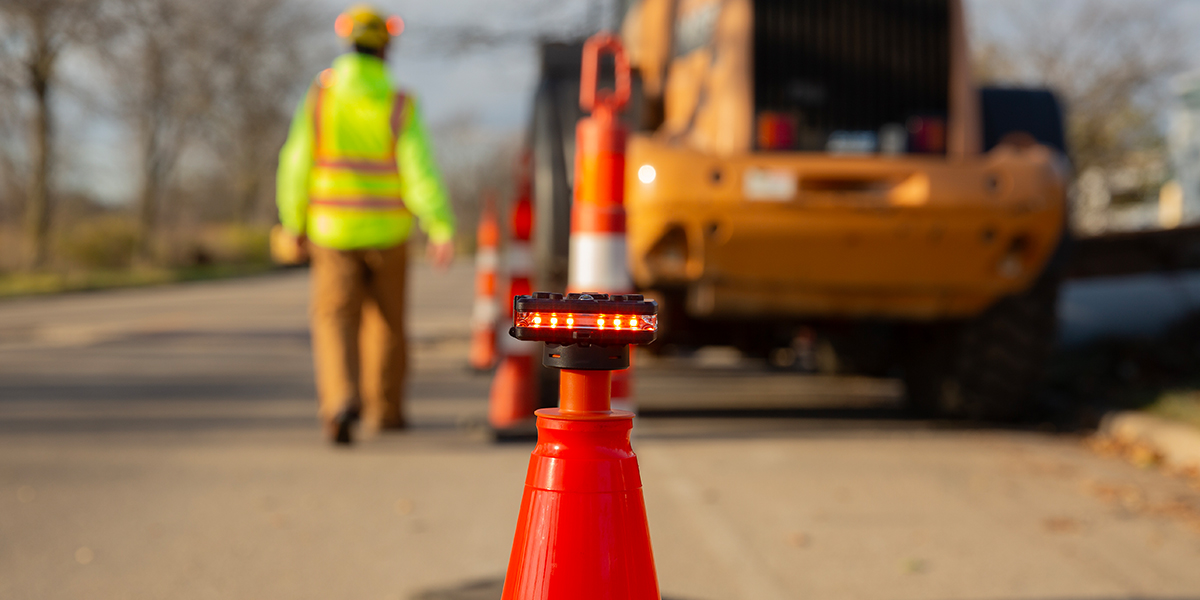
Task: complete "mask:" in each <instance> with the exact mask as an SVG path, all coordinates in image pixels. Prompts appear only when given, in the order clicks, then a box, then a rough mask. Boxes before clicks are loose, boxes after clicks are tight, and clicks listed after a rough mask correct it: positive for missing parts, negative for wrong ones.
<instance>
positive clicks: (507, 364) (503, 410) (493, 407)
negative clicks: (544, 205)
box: [488, 177, 538, 436]
mask: <svg viewBox="0 0 1200 600" xmlns="http://www.w3.org/2000/svg"><path fill="white" fill-rule="evenodd" d="M529 192H530V186H529V183H528V179H527V178H524V177H523V178H522V183H521V188H520V190H519V193H518V194H517V201H516V203H515V204H514V206H513V214H512V238H511V239H510V240H509V244H508V252H507V253H506V254H505V265H506V267H507V270H508V284H509V285H508V294H507V296H505V297H504V304H505V315H506V316H507V320H506V321H502V322H501V323H500V327H499V329H500V333H499V335H500V340H501V343H500V353H501V355H502V357H501V359H500V364H499V366H498V367H497V369H496V376H495V378H493V379H492V389H491V393H490V395H489V397H488V424H489V425H490V426H491V428H492V431H493V432H494V433H496V434H497V435H500V436H505V435H523V434H527V433H532V421H533V409H534V399H535V396H536V394H537V389H536V387H535V384H534V371H533V367H534V364H533V356H534V354H535V353H536V352H537V350H538V348H537V346H538V345H537V344H536V343H534V342H522V341H518V340H515V339H513V338H512V337H510V336H509V335H508V325H509V324H510V323H512V299H513V298H514V297H516V296H523V295H526V294H529V293H530V291H531V289H530V284H529V276H530V272H531V271H532V270H533V255H532V253H531V251H530V248H529V238H530V236H531V235H532V233H533V204H532V203H531V202H530V199H529Z"/></svg>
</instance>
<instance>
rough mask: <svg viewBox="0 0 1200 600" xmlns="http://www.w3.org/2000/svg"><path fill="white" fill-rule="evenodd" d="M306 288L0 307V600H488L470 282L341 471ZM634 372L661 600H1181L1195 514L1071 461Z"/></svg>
mask: <svg viewBox="0 0 1200 600" xmlns="http://www.w3.org/2000/svg"><path fill="white" fill-rule="evenodd" d="M306 281H307V276H306V273H304V272H303V271H292V272H286V273H279V274H274V275H270V276H265V277H259V278H253V279H243V280H234V281H224V282H217V283H204V284H188V285H180V286H173V287H161V288H152V289H142V290H127V291H115V292H104V293H90V294H76V295H68V296H62V297H55V298H37V299H23V300H14V301H7V302H3V303H0V598H3V599H27V598H28V599H35V598H36V599H43V598H45V599H58V598H72V599H76V598H88V599H107V598H130V599H141V598H171V599H189V598H222V599H227V598H235V599H238V598H254V599H272V598H280V599H307V598H313V599H317V598H320V599H322V600H330V599H340V598H356V599H359V598H361V599H369V598H388V599H393V600H407V599H425V600H432V599H445V600H450V599H476V598H480V599H482V598H498V597H499V587H500V581H501V578H502V577H503V573H504V569H505V565H506V561H507V558H508V552H509V547H510V544H511V543H512V535H513V527H514V526H515V521H516V514H517V507H518V504H519V502H520V496H521V489H522V484H523V480H524V473H525V467H526V463H527V460H528V453H529V450H530V448H531V444H529V443H509V444H502V445H496V444H493V443H492V442H490V441H489V439H488V437H487V435H486V434H485V432H484V431H483V429H482V428H481V425H480V424H481V423H482V421H483V418H484V415H485V414H486V395H487V387H488V383H489V380H488V378H487V377H486V376H479V375H473V374H470V373H468V372H467V371H466V370H465V369H464V367H463V365H464V361H465V351H466V347H467V345H466V344H467V335H468V330H467V327H468V325H467V322H468V315H469V314H470V302H471V290H470V282H471V272H470V269H469V267H467V266H465V265H460V266H458V267H456V268H455V269H453V270H452V271H451V272H450V273H448V274H436V273H432V272H430V271H428V270H426V269H423V268H418V269H416V270H415V274H414V285H413V286H412V289H413V290H414V297H413V299H412V303H411V321H412V324H413V326H412V330H413V348H414V352H415V365H414V366H415V371H414V379H413V381H412V384H411V396H412V398H411V403H410V417H411V420H412V422H413V423H414V424H415V428H414V429H413V430H411V431H409V432H406V433H403V434H392V435H386V436H382V437H378V438H375V439H371V440H366V441H364V442H363V443H361V444H359V445H357V446H356V447H355V448H353V449H352V450H348V451H347V450H338V449H334V448H331V447H329V446H327V445H326V444H324V443H323V442H322V440H321V439H320V435H319V429H318V426H317V423H316V420H315V417H314V407H315V405H314V400H313V386H312V382H311V377H312V369H311V364H310V356H309V345H308V344H309V341H308V334H307V329H306V325H305V307H306V303H307V286H306ZM639 364H640V365H641V366H642V369H641V371H640V373H639V380H638V388H639V390H640V399H641V402H642V407H643V408H644V409H645V410H646V411H647V413H648V415H649V416H643V417H640V418H639V419H638V420H637V423H636V425H635V439H634V447H635V450H636V451H637V452H638V455H639V457H640V460H641V465H642V477H643V480H644V482H645V495H646V499H647V510H648V513H649V519H650V526H651V534H652V538H653V543H654V550H655V558H656V563H657V566H658V573H659V579H660V583H661V587H662V590H663V594H664V597H666V598H669V599H673V600H725V599H728V600H734V599H747V600H750V599H753V600H773V599H783V598H838V599H855V598H864V599H881V600H883V599H888V600H898V599H909V598H912V599H918V598H920V599H944V600H951V599H954V600H961V599H988V600H1010V599H1061V600H1093V599H1095V600H1100V599H1118V598H1119V599H1133V598H1142V599H1147V598H1155V599H1159V598H1161V599H1166V598H1171V599H1177V600H1178V599H1198V598H1200V530H1198V529H1196V528H1195V519H1192V518H1191V517H1192V516H1194V515H1196V514H1200V512H1197V511H1200V490H1196V489H1193V488H1190V487H1189V486H1188V484H1187V483H1186V482H1185V481H1183V480H1180V479H1174V478H1171V477H1169V476H1166V475H1163V474H1161V473H1159V472H1157V471H1153V470H1142V469H1138V468H1136V467H1134V466H1131V465H1128V464H1126V463H1123V462H1118V461H1115V460H1110V459H1105V458H1101V457H1098V456H1095V455H1093V454H1091V453H1090V452H1089V451H1088V450H1087V449H1086V448H1085V447H1084V445H1083V444H1082V443H1081V439H1080V438H1079V437H1078V436H1076V435H1065V434H1054V433H1044V432H1037V431H1012V430H973V429H963V428H955V427H951V426H948V425H945V424H939V423H929V422H920V421H911V420H905V419H903V418H900V416H899V414H900V413H899V412H898V411H897V410H896V409H895V408H894V407H895V405H896V402H897V397H898V394H899V390H898V389H897V387H896V385H895V384H894V383H892V382H888V381H874V380H854V379H828V378H812V377H802V376H799V375H782V374H769V373H762V372H758V371H757V370H755V369H754V368H752V367H749V366H747V365H745V364H742V363H741V362H740V361H739V360H738V359H737V358H736V357H735V356H732V355H730V354H728V353H723V352H720V351H712V352H706V353H702V354H701V355H699V356H698V357H695V358H693V359H691V360H689V361H684V362H678V361H658V362H655V361H650V360H643V361H641V362H640V363H639ZM738 406H742V407H746V406H753V407H755V408H759V409H769V410H766V411H759V412H755V411H742V412H728V411H726V410H724V409H729V408H736V407H738ZM697 409H703V410H697Z"/></svg>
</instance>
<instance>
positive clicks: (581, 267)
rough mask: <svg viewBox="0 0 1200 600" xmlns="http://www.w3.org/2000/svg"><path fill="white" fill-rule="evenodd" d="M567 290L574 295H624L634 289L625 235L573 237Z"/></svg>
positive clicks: (576, 235)
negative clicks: (574, 293)
mask: <svg viewBox="0 0 1200 600" xmlns="http://www.w3.org/2000/svg"><path fill="white" fill-rule="evenodd" d="M567 273H568V276H569V278H568V281H569V283H568V284H567V288H568V289H569V290H570V291H572V292H604V293H606V294H620V293H624V292H627V291H629V290H632V289H633V278H632V277H630V276H629V262H628V254H627V252H626V250H625V234H623V233H573V234H571V263H570V268H569V270H568V271H567Z"/></svg>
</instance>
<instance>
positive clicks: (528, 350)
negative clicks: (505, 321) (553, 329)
mask: <svg viewBox="0 0 1200 600" xmlns="http://www.w3.org/2000/svg"><path fill="white" fill-rule="evenodd" d="M496 335H498V336H499V337H500V354H501V355H502V356H533V355H534V354H537V352H538V351H539V349H540V348H541V347H542V343H541V342H523V341H521V340H518V339H517V338H515V337H513V336H511V335H508V328H507V327H501V328H498V330H497V331H496Z"/></svg>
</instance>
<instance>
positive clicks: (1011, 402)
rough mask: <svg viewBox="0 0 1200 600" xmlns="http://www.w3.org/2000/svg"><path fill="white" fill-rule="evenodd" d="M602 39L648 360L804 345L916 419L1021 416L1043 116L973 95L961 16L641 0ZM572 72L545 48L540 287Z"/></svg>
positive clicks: (910, 8)
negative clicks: (619, 69)
mask: <svg viewBox="0 0 1200 600" xmlns="http://www.w3.org/2000/svg"><path fill="white" fill-rule="evenodd" d="M623 22H624V24H623V27H622V37H623V39H624V42H625V45H626V48H627V49H628V52H629V54H630V57H631V62H632V64H633V66H634V69H635V73H636V75H637V78H636V79H637V85H636V86H635V101H634V102H633V106H632V110H631V111H630V113H629V115H628V116H627V118H628V119H629V121H630V123H631V124H632V125H633V127H634V129H635V130H636V131H637V133H635V134H634V135H633V136H631V140H630V144H629V148H628V154H627V157H626V210H627V215H628V225H627V228H628V252H629V260H630V270H631V272H632V274H633V278H634V281H635V283H636V285H637V287H638V288H639V290H640V291H642V292H643V293H645V294H646V295H647V296H649V297H652V298H655V299H657V300H658V302H659V303H660V305H661V310H660V312H661V316H660V319H661V326H660V334H659V339H660V342H659V349H660V350H667V349H670V348H672V347H683V348H687V347H699V346H704V345H733V346H736V347H738V348H740V349H742V350H743V351H744V352H746V353H748V354H750V355H757V356H762V357H764V358H768V359H770V360H772V361H773V362H774V363H776V364H779V365H783V366H786V363H787V362H788V360H789V357H795V356H797V355H798V353H799V352H800V351H801V350H803V351H805V352H811V351H812V348H813V347H816V348H817V350H818V352H817V354H816V355H817V356H818V357H824V358H822V359H821V360H819V361H817V362H818V366H820V367H821V368H822V369H823V370H826V371H831V372H837V373H862V374H867V375H876V376H897V377H901V378H903V380H904V381H905V383H906V389H907V397H908V401H909V404H910V406H911V407H912V408H913V409H914V410H915V411H917V412H920V413H923V414H928V415H948V416H964V417H970V418H978V419H988V420H1012V419H1018V418H1021V417H1022V416H1024V415H1027V414H1029V412H1030V410H1031V409H1032V408H1033V407H1034V402H1033V400H1032V391H1033V389H1034V387H1035V386H1036V384H1037V382H1038V379H1039V376H1040V375H1041V371H1042V368H1043V363H1044V361H1045V359H1046V357H1047V356H1048V353H1049V351H1050V348H1051V346H1052V344H1053V342H1054V337H1055V322H1056V304H1057V294H1058V286H1059V280H1060V276H1061V269H1062V266H1063V262H1064V261H1063V256H1064V249H1065V247H1066V245H1067V242H1068V239H1067V237H1068V236H1067V235H1066V225H1065V224H1066V199H1065V189H1066V186H1067V181H1068V177H1069V168H1070V165H1069V162H1068V159H1067V155H1066V148H1065V143H1064V136H1063V125H1062V123H1063V117H1062V112H1061V109H1060V107H1059V104H1058V102H1057V101H1056V99H1055V97H1054V95H1053V94H1051V93H1050V92H1048V91H1046V90H1030V89H980V88H978V87H977V86H976V85H975V84H974V82H973V81H972V74H971V64H970V53H969V50H968V43H967V33H966V26H965V18H964V14H963V5H962V2H961V0H642V1H641V2H635V3H632V4H631V5H629V6H627V7H626V10H625V15H624V21H623ZM577 58H578V46H577V45H571V44H558V45H547V46H545V47H544V49H543V64H542V79H541V81H540V83H539V87H538V92H537V95H536V99H535V106H534V113H533V121H532V135H531V139H532V145H533V154H534V182H535V184H534V189H535V204H536V209H535V210H536V214H537V215H538V217H537V225H536V226H535V235H534V249H535V262H536V269H535V270H536V279H537V281H535V285H537V287H538V288H539V289H549V290H562V288H564V287H565V282H566V276H565V275H566V274H565V269H566V256H567V252H568V243H567V240H568V235H569V223H570V221H569V218H570V216H569V215H570V198H571V196H570V187H571V181H570V177H571V173H570V168H569V167H570V165H571V161H570V157H571V156H572V155H573V150H574V148H573V147H574V140H573V134H574V123H575V122H576V120H577V119H578V118H579V117H580V116H581V115H580V114H579V110H578V101H577V98H578V89H579V85H578V68H579V67H578V65H579V61H578V59H577ZM813 340H816V341H815V342H814V341H813ZM801 344H803V345H804V347H802V348H801V347H799V346H798V345H801Z"/></svg>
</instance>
